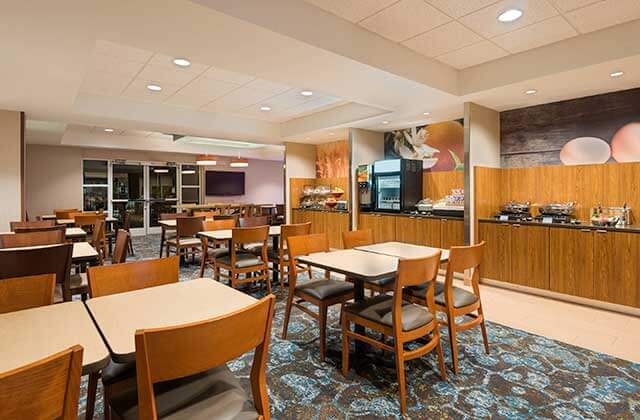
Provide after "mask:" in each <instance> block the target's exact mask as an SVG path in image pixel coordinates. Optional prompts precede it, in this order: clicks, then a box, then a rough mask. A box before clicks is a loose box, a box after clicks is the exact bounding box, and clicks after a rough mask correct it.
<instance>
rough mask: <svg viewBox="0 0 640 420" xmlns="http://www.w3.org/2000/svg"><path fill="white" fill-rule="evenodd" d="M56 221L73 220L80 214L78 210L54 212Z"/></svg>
mask: <svg viewBox="0 0 640 420" xmlns="http://www.w3.org/2000/svg"><path fill="white" fill-rule="evenodd" d="M55 214H56V219H75V217H76V216H77V215H78V214H82V212H81V211H78V209H66V210H56V211H55Z"/></svg>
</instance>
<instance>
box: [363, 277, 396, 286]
mask: <svg viewBox="0 0 640 420" xmlns="http://www.w3.org/2000/svg"><path fill="white" fill-rule="evenodd" d="M395 281H396V275H395V274H392V275H390V276H388V277H383V278H381V279H377V280H370V281H366V282H365V283H366V284H373V285H375V286H378V287H386V286H389V285H390V284H393V282H395Z"/></svg>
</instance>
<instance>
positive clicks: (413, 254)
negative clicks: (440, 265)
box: [355, 242, 449, 262]
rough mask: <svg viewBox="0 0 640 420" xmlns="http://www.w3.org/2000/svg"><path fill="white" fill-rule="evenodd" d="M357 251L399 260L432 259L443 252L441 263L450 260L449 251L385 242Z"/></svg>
mask: <svg viewBox="0 0 640 420" xmlns="http://www.w3.org/2000/svg"><path fill="white" fill-rule="evenodd" d="M355 249H358V250H360V251H366V252H373V253H375V254H383V255H391V256H392V257H398V258H424V257H430V256H431V255H433V254H435V253H436V252H438V251H442V254H440V262H447V261H448V260H449V250H448V249H440V248H432V247H430V246H421V245H414V244H406V243H404V242H383V243H379V244H374V245H367V246H357V247H356V248H355Z"/></svg>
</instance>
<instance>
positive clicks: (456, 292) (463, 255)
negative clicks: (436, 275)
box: [405, 241, 489, 373]
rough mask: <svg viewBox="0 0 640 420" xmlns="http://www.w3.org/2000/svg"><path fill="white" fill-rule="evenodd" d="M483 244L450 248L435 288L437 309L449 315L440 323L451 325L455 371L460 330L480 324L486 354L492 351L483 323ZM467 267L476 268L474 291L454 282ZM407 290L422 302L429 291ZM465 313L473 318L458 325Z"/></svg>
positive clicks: (472, 279) (474, 272)
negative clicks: (456, 274)
mask: <svg viewBox="0 0 640 420" xmlns="http://www.w3.org/2000/svg"><path fill="white" fill-rule="evenodd" d="M484 247H485V242H484V241H482V242H481V243H479V244H477V245H471V246H454V247H451V250H450V251H449V263H448V265H447V272H446V275H445V280H444V283H442V282H437V283H436V287H435V308H436V310H437V311H438V312H442V313H444V314H446V315H447V319H446V320H445V321H440V322H441V323H442V324H446V325H447V327H448V328H449V343H450V345H451V359H452V363H453V371H454V372H455V373H458V344H457V333H458V332H459V331H464V330H468V329H469V328H473V327H475V326H478V325H479V326H480V330H481V331H482V339H483V341H484V349H485V351H486V352H487V354H489V340H488V338H487V328H486V326H485V322H484V313H483V311H482V301H481V300H480V286H479V281H480V264H481V262H482V255H483V251H484ZM465 270H472V271H473V274H472V276H471V285H472V288H473V292H471V291H467V290H465V289H463V288H460V287H455V286H454V285H453V273H463V272H465ZM405 292H406V293H405V294H406V295H407V297H408V298H409V299H410V300H412V301H414V302H415V301H419V302H422V301H423V297H424V296H425V293H426V292H425V289H424V288H420V287H417V288H410V289H407V290H406V291H405ZM474 312H477V313H474ZM465 315H466V316H468V317H470V318H471V320H470V321H466V322H463V323H460V324H456V321H455V319H456V317H461V316H465Z"/></svg>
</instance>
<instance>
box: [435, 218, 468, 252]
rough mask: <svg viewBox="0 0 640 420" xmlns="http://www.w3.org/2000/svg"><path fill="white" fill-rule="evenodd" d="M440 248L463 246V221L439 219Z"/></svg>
mask: <svg viewBox="0 0 640 420" xmlns="http://www.w3.org/2000/svg"><path fill="white" fill-rule="evenodd" d="M440 227H441V234H440V235H441V248H442V249H449V248H451V247H452V246H459V245H464V221H462V220H451V219H441V220H440Z"/></svg>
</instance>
